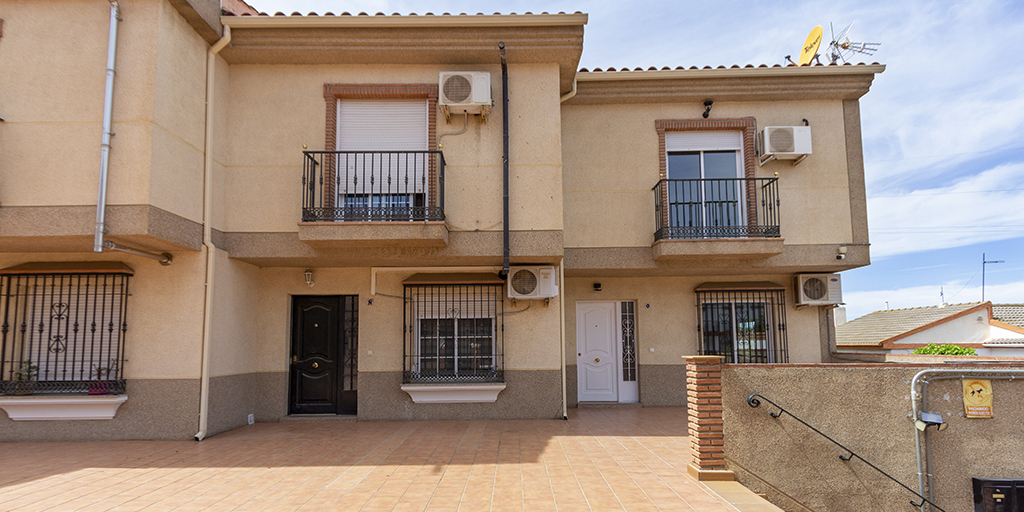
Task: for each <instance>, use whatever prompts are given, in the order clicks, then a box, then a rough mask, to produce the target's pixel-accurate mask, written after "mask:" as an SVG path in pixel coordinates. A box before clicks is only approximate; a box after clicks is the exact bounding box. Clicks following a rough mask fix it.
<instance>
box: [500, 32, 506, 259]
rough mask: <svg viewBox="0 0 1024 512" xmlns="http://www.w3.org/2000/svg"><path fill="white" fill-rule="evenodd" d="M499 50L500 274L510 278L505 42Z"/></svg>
mask: <svg viewBox="0 0 1024 512" xmlns="http://www.w3.org/2000/svg"><path fill="white" fill-rule="evenodd" d="M498 52H499V53H501V123H502V127H501V130H502V132H501V136H502V137H501V138H502V142H503V143H504V147H503V152H502V155H501V157H502V162H501V166H502V174H503V180H504V181H503V183H502V186H503V192H504V198H503V199H504V212H503V214H504V217H503V218H502V224H501V225H502V226H503V229H502V235H503V236H504V239H503V241H504V254H503V257H504V259H503V263H502V267H501V272H498V276H499V277H501V278H502V279H508V63H507V62H506V61H505V43H504V42H499V43H498Z"/></svg>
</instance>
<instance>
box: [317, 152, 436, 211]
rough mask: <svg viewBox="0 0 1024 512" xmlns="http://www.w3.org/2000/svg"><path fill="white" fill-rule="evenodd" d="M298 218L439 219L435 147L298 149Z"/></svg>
mask: <svg viewBox="0 0 1024 512" xmlns="http://www.w3.org/2000/svg"><path fill="white" fill-rule="evenodd" d="M302 154H303V165H302V220H303V222H318V221H331V222H368V221H372V222H412V221H430V220H434V221H443V220H444V155H443V154H441V152H440V151H303V152H302Z"/></svg>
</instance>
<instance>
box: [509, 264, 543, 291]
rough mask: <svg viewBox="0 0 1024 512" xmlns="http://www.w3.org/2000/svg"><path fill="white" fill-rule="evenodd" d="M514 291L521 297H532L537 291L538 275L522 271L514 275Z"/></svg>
mask: <svg viewBox="0 0 1024 512" xmlns="http://www.w3.org/2000/svg"><path fill="white" fill-rule="evenodd" d="M512 289H513V290H515V291H516V293H517V294H519V295H531V294H533V292H534V290H536V289H537V275H536V274H534V273H533V271H530V270H526V269H522V270H517V271H516V272H515V273H514V274H512Z"/></svg>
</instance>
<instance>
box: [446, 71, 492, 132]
mask: <svg viewBox="0 0 1024 512" xmlns="http://www.w3.org/2000/svg"><path fill="white" fill-rule="evenodd" d="M438 90H439V91H440V94H439V96H440V97H439V98H438V104H440V105H441V108H443V109H444V117H445V120H448V121H450V120H451V115H452V114H480V115H481V116H482V117H483V118H484V119H485V120H486V118H487V114H488V113H489V112H490V111H491V74H490V73H487V72H484V71H442V72H441V77H440V81H439V84H438Z"/></svg>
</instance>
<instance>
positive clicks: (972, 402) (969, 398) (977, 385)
mask: <svg viewBox="0 0 1024 512" xmlns="http://www.w3.org/2000/svg"><path fill="white" fill-rule="evenodd" d="M963 385H964V410H965V411H966V412H967V417H968V418H991V417H992V381H990V380H988V379H963Z"/></svg>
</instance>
